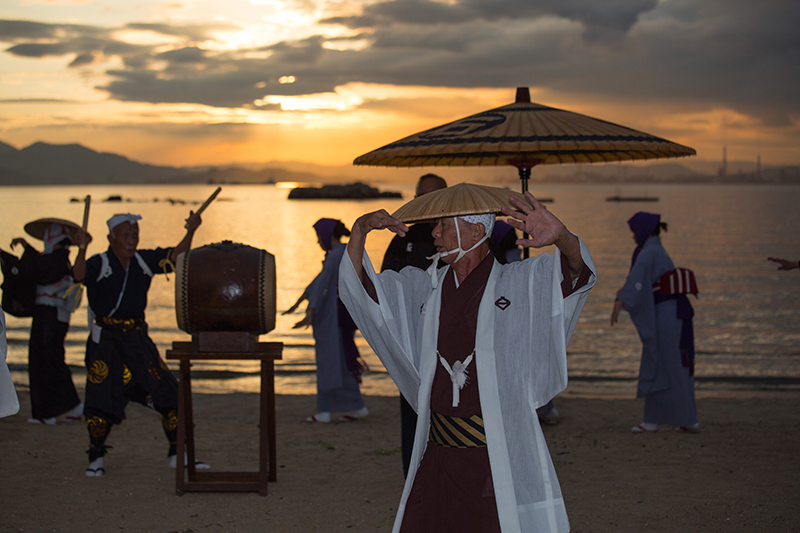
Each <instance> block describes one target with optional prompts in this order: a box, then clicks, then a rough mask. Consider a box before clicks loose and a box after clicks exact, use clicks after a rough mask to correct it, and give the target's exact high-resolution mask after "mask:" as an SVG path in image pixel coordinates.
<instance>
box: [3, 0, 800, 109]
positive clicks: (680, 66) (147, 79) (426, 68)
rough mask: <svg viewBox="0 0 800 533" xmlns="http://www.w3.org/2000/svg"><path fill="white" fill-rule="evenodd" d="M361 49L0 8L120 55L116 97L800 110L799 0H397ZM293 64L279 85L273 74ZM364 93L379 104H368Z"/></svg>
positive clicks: (91, 54)
mask: <svg viewBox="0 0 800 533" xmlns="http://www.w3.org/2000/svg"><path fill="white" fill-rule="evenodd" d="M326 22H328V23H332V24H333V23H335V24H341V25H344V26H347V27H349V28H363V31H362V32H361V33H360V34H359V35H358V36H354V37H352V39H361V40H366V41H367V42H368V46H367V47H366V48H364V49H360V50H348V51H336V50H330V49H328V47H326V44H328V43H331V42H334V43H335V41H340V40H342V39H341V38H336V39H327V38H326V37H323V36H314V37H311V38H307V39H303V40H297V41H284V42H280V43H276V44H273V45H271V46H268V47H263V48H259V49H243V50H234V51H219V50H216V49H211V48H205V47H204V46H203V44H202V43H203V42H205V41H207V40H209V39H212V38H213V37H212V36H213V35H214V32H215V31H217V30H220V29H230V28H231V27H229V26H220V25H196V26H177V25H176V26H172V25H168V24H129V25H128V26H125V27H124V28H127V29H139V30H149V31H154V32H157V33H159V34H162V35H165V36H169V37H171V39H168V40H167V39H165V42H167V43H173V42H174V40H175V38H177V39H178V40H179V41H180V42H179V43H177V44H172V45H170V46H173V49H171V50H169V51H164V49H163V46H159V47H156V46H155V45H152V46H149V45H131V44H128V43H124V42H121V41H119V40H117V39H114V38H113V35H114V31H115V30H118V29H120V28H96V27H91V26H79V25H48V24H40V23H36V22H27V21H0V40H2V41H3V42H6V43H9V44H10V45H11V46H10V47H9V48H8V49H7V50H6V53H9V54H12V55H17V56H23V57H33V58H35V57H48V56H51V57H52V56H68V55H72V56H73V58H72V66H81V65H86V64H88V63H91V62H94V63H95V64H96V63H98V62H100V61H103V60H104V58H105V59H108V58H109V57H112V56H113V57H117V58H119V59H121V62H122V63H121V64H122V65H124V66H123V67H121V68H118V69H116V70H113V71H109V72H108V75H110V76H111V77H112V78H113V81H111V82H110V83H109V84H107V85H106V86H104V87H101V89H102V90H105V91H107V92H108V93H109V95H110V97H111V98H113V99H117V100H124V101H142V102H154V103H157V102H190V103H199V104H204V105H209V106H217V107H242V106H245V107H252V105H253V102H254V101H256V100H259V99H262V98H264V97H266V96H269V95H303V94H314V93H320V92H330V91H332V90H334V88H335V87H336V86H338V85H343V84H346V83H349V82H366V83H385V84H396V85H423V86H435V87H508V88H513V87H516V86H522V85H528V86H536V87H541V88H544V89H548V90H550V91H555V92H563V93H568V94H569V95H571V96H572V97H576V96H581V95H593V96H598V97H600V98H605V99H608V100H620V99H622V100H625V101H631V102H661V101H664V100H669V101H671V102H672V105H673V106H679V105H680V104H681V103H682V102H684V103H685V105H686V106H687V109H688V106H689V105H691V106H693V107H692V109H693V110H701V109H711V108H719V107H728V108H733V109H735V110H738V111H740V112H742V113H745V114H750V115H752V116H755V117H758V118H760V119H761V120H762V121H764V122H765V123H769V124H774V125H787V124H790V123H791V121H792V120H797V117H798V116H800V101H798V99H797V94H800V68H799V67H798V65H800V37H798V34H800V32H798V31H797V28H798V27H800V10H799V9H797V8H796V5H795V2H794V1H789V0H768V1H757V0H670V1H669V2H661V3H658V2H657V1H656V0H609V1H605V2H597V1H596V0H539V1H535V2H534V1H531V0H493V1H492V2H486V1H485V0H461V1H459V2H456V3H452V4H447V3H443V2H433V1H430V0H393V1H389V2H380V3H377V4H372V5H367V6H365V7H364V9H363V13H361V14H360V15H359V16H357V17H340V18H329V19H326ZM288 75H292V76H295V77H296V82H295V83H287V84H281V83H279V78H280V77H281V76H288ZM371 105H376V104H375V103H372V104H371Z"/></svg>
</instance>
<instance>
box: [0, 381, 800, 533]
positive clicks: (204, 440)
mask: <svg viewBox="0 0 800 533" xmlns="http://www.w3.org/2000/svg"><path fill="white" fill-rule="evenodd" d="M20 402H21V411H20V413H19V414H17V415H16V416H13V417H9V418H4V419H0V457H2V483H0V531H59V532H61V531H64V532H73V531H81V532H86V531H88V532H94V531H97V532H108V531H142V532H164V533H166V532H182V533H189V532H192V533H200V532H203V533H205V532H225V531H231V532H259V531H279V532H283V533H294V532H298V533H300V532H304V533H307V532H336V531H355V532H373V531H381V532H388V531H391V526H392V522H393V520H394V515H395V510H396V508H397V503H398V501H399V498H400V494H401V490H402V485H403V476H402V468H401V458H400V429H399V401H398V398H397V397H388V396H368V397H367V398H366V402H367V406H368V407H369V409H370V415H369V417H368V418H366V419H364V420H360V421H357V422H333V423H331V424H310V423H306V422H305V421H304V419H305V417H306V416H307V415H308V414H310V413H312V412H313V409H314V404H315V401H314V397H313V396H310V395H305V396H299V395H279V396H278V397H277V439H278V443H277V456H278V465H279V467H278V471H277V482H275V483H270V484H269V494H268V495H267V496H265V497H262V496H259V495H258V494H256V493H187V494H185V495H183V496H177V495H176V494H175V473H174V472H175V471H174V470H172V469H170V468H169V467H168V465H167V459H166V451H167V446H166V439H165V438H164V435H163V433H162V431H161V425H160V419H159V418H160V417H159V416H158V415H157V414H156V413H155V412H152V411H149V410H147V409H145V408H143V407H141V406H139V405H130V406H129V407H128V411H127V412H128V419H127V420H126V421H125V422H124V423H123V424H122V425H120V426H117V427H115V428H114V430H113V431H112V433H111V435H110V437H109V440H108V444H109V445H111V446H113V449H111V450H110V451H109V454H108V455H107V456H106V475H105V476H104V477H102V478H87V477H86V476H85V475H84V469H85V467H86V463H87V459H86V454H85V450H86V448H87V447H88V437H87V433H86V427H85V425H84V424H83V423H59V424H57V425H56V426H53V427H46V426H39V425H33V424H28V423H27V422H26V420H27V417H28V413H29V411H30V405H29V401H28V395H27V392H26V391H24V390H22V391H20ZM194 404H195V419H196V420H195V421H196V430H195V431H196V439H197V441H196V443H197V449H198V457H199V458H200V459H202V460H204V461H206V462H208V463H209V464H211V466H212V468H213V469H215V470H227V471H230V470H234V471H239V470H255V469H256V467H257V460H258V450H257V442H258V437H257V428H256V417H257V413H258V407H257V406H258V397H257V395H255V394H248V393H232V394H195V395H194ZM557 406H558V409H559V411H561V413H562V415H563V416H562V420H561V423H560V424H558V425H556V426H547V427H545V436H546V438H547V441H548V444H549V446H550V453H551V455H552V457H553V461H554V462H555V465H556V471H557V472H558V477H559V480H560V482H561V486H562V490H563V493H564V498H565V500H566V505H567V512H568V513H569V518H570V523H571V525H572V531H573V532H628V531H657V532H662V531H663V532H671V533H672V532H677V531H692V532H715V531H720V532H729V531H730V532H734V531H736V532H738V531H743V532H744V531H747V532H751V531H758V532H789V531H799V530H800V506H798V501H800V453H798V450H800V417H798V414H797V413H798V412H799V411H800V395H798V394H797V393H783V394H774V395H771V396H770V397H756V398H730V397H728V398H724V397H723V398H721V397H708V398H702V397H701V398H699V399H698V407H699V411H700V420H701V424H702V431H701V432H700V433H698V434H679V433H675V432H674V431H673V428H671V427H668V426H663V427H662V428H661V429H660V430H659V431H658V432H656V433H651V434H640V435H633V434H631V433H630V427H631V426H633V425H636V424H637V423H638V422H640V421H641V412H642V404H641V403H640V402H638V401H636V400H633V399H591V398H571V397H569V395H565V396H564V397H563V398H562V397H560V398H559V399H558V400H557Z"/></svg>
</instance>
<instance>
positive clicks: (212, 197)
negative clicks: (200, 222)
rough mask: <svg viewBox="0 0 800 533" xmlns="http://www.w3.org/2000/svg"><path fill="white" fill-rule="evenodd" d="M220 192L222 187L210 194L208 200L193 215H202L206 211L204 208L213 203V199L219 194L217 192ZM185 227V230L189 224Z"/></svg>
mask: <svg viewBox="0 0 800 533" xmlns="http://www.w3.org/2000/svg"><path fill="white" fill-rule="evenodd" d="M221 190H222V187H217V190H216V191H214V192H213V193H212V194H211V196H209V197H208V200H206V201H205V202H204V203H203V205H201V206H200V209H198V210H197V212H196V213H195V215H199V214H200V213H202V212H203V211H205V210H206V207H208V205H209V204H210V203H211V202H213V201H214V198H216V197H217V195H218V194H219V191H221ZM186 227H187V228H188V227H189V224H188V223H187V224H186Z"/></svg>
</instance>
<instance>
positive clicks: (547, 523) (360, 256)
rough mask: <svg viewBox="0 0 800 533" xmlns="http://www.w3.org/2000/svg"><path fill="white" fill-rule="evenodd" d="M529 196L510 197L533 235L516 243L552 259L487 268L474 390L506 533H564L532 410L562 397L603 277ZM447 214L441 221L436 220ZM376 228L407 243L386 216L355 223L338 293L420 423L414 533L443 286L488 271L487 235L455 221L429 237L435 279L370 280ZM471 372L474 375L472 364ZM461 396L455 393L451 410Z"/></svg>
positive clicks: (405, 274)
mask: <svg viewBox="0 0 800 533" xmlns="http://www.w3.org/2000/svg"><path fill="white" fill-rule="evenodd" d="M448 190H450V189H444V190H443V191H439V192H440V193H443V192H444V191H448ZM526 197H527V199H528V201H529V202H530V204H531V205H525V204H523V203H522V202H520V201H518V200H516V199H514V198H509V201H510V202H511V204H512V205H513V207H515V208H516V209H517V210H518V211H514V210H512V209H510V208H508V207H504V208H503V209H502V212H503V213H504V214H505V215H507V216H511V217H513V218H512V219H509V223H511V224H512V225H513V226H514V227H515V228H517V229H519V230H521V231H523V232H525V233H526V234H528V235H530V237H529V238H527V239H520V241H518V244H520V245H522V246H528V247H533V248H541V247H544V246H548V245H553V244H554V245H555V246H556V248H555V254H554V255H551V254H542V255H539V256H538V257H534V258H530V259H526V260H524V261H520V262H516V263H511V264H507V265H500V264H499V263H497V261H495V260H493V259H492V264H491V271H490V273H489V275H488V280H487V281H486V284H485V289H484V291H483V296H482V298H481V299H480V304H479V309H478V314H477V326H476V330H475V332H474V334H475V347H474V352H473V353H474V361H475V363H474V367H471V368H474V371H475V373H476V378H477V382H478V385H477V387H478V389H479V396H480V408H481V411H482V417H483V424H484V428H485V441H486V444H485V446H486V448H487V450H488V459H489V464H490V467H491V478H490V479H491V482H492V484H493V494H494V498H495V501H496V507H497V515H498V519H499V530H500V531H502V532H503V533H508V532H564V531H569V522H568V519H567V514H566V510H565V506H564V501H563V498H562V495H561V490H560V487H559V484H558V480H557V478H556V474H555V469H554V467H553V464H552V461H551V459H550V455H549V452H548V450H547V445H546V443H545V440H544V435H543V433H542V430H541V427H540V425H539V421H538V418H537V415H536V408H537V407H539V406H541V405H544V404H546V403H547V402H548V401H549V400H550V399H552V398H553V397H554V396H555V395H556V394H558V393H559V392H561V391H562V390H564V388H565V387H566V384H567V361H566V347H567V344H568V342H569V338H570V336H571V335H572V332H573V330H574V328H575V325H576V323H577V321H578V316H579V314H580V311H581V309H582V307H583V304H584V302H585V300H586V297H587V295H588V291H589V289H590V288H591V286H592V285H593V284H594V282H595V278H596V276H595V269H594V266H593V264H592V261H591V257H590V255H589V252H588V250H587V249H586V247H585V246H584V245H583V244H582V243H581V242H580V240H579V239H578V238H577V236H575V235H573V234H572V233H570V232H569V231H568V230H567V229H566V227H565V226H564V225H563V224H562V223H561V222H560V221H559V220H558V219H557V218H556V217H555V216H553V215H552V214H551V213H549V212H548V211H547V210H546V209H545V208H544V206H542V205H541V204H539V202H538V201H536V199H535V198H534V197H533V196H532V195H531V194H530V193H526ZM462 213H463V212H462ZM459 214H461V213H459ZM447 215H448V213H441V212H438V213H437V214H436V215H434V216H432V217H431V218H434V217H442V216H445V217H447ZM373 229H389V230H390V231H393V232H395V233H397V234H399V235H403V234H404V233H405V232H406V231H407V229H408V228H407V227H406V226H405V224H403V223H402V222H400V221H399V220H397V219H395V218H392V217H391V216H390V215H389V214H388V213H387V212H386V211H383V210H381V211H376V212H374V213H369V214H367V215H364V216H362V217H361V218H359V219H358V220H357V221H356V222H355V223H354V225H353V229H352V235H351V237H350V242H349V244H348V247H347V252H348V253H347V254H346V255H345V256H344V257H343V259H342V264H341V267H340V278H339V292H340V297H341V299H342V301H343V302H344V304H345V305H346V306H347V308H348V310H349V311H350V314H351V315H352V316H353V318H354V320H355V322H356V324H357V325H358V327H359V329H360V330H361V332H362V334H363V335H364V337H365V338H366V339H367V341H368V342H369V344H370V346H371V347H372V349H373V350H374V351H375V353H376V354H378V355H379V356H380V357H381V360H382V362H383V364H384V366H385V367H386V369H387V370H388V371H389V373H390V375H391V376H392V378H393V379H394V381H395V383H396V384H397V386H398V388H399V389H400V391H401V392H402V393H403V395H404V396H405V397H406V398H407V399H408V400H409V401H410V402H411V403H412V406H413V407H414V408H415V409H416V411H417V413H418V415H419V419H418V424H417V430H416V436H415V443H414V452H413V455H412V460H411V468H410V470H409V475H408V478H407V480H406V485H405V488H404V491H403V496H402V499H401V502H400V505H399V509H398V514H397V518H396V520H395V524H394V530H393V531H395V532H399V531H401V528H402V529H403V531H413V530H414V529H411V528H409V527H408V526H407V525H406V526H404V524H403V519H404V514H405V511H406V507H407V502H408V501H409V495H410V494H411V492H412V488H414V481H415V477H416V474H417V469H418V468H419V466H420V463H421V461H422V456H423V452H424V451H425V449H426V446H428V445H429V443H428V441H429V434H430V423H431V422H430V421H431V411H430V408H429V406H430V402H431V388H432V384H433V381H434V374H435V373H436V371H437V366H438V365H439V361H437V345H438V344H439V340H440V339H438V332H439V319H440V308H441V304H442V289H443V283H444V281H445V279H446V276H447V273H448V270H450V269H452V270H453V271H454V274H455V283H456V286H458V284H459V283H463V282H464V280H465V279H466V277H467V276H468V275H469V274H470V273H471V272H472V271H473V270H474V269H476V268H477V266H478V265H479V264H480V263H481V262H483V261H484V260H486V256H487V254H489V253H490V252H489V243H488V242H487V241H486V236H487V235H488V234H490V233H491V228H490V227H487V226H486V224H467V223H465V221H464V220H462V219H461V218H456V217H452V218H450V217H448V218H439V220H438V222H437V225H436V227H435V228H434V230H433V235H434V237H435V244H436V246H437V251H438V252H439V253H438V254H437V255H439V256H441V257H443V260H444V261H445V262H446V263H447V264H448V267H445V268H442V269H440V270H439V271H437V272H434V270H433V269H431V270H429V272H425V271H422V270H420V269H417V268H413V267H409V268H405V269H403V270H402V271H401V272H399V273H398V272H391V271H389V272H384V273H381V274H376V273H375V271H374V269H373V267H372V264H371V262H370V259H369V257H368V256H367V255H366V253H365V252H364V245H365V242H366V235H367V233H368V232H369V231H371V230H373ZM454 254H457V255H454ZM437 259H438V258H437ZM435 264H436V260H434V265H435ZM564 273H566V276H565V274H564ZM452 277H453V275H452V274H451V278H452ZM565 277H566V280H565ZM451 278H448V279H451ZM564 281H566V283H563V282H564ZM576 282H577V285H576ZM451 283H452V282H451ZM565 286H566V287H567V289H566V290H564V287H565ZM576 287H577V289H576ZM565 295H566V297H565ZM459 363H461V361H459ZM464 365H465V366H467V368H470V367H469V366H468V362H467V361H466V360H465V361H464ZM448 371H450V370H448ZM454 382H455V380H454ZM462 382H463V380H462ZM468 383H469V373H467V384H468ZM462 386H463V385H462ZM456 390H457V386H455V385H454V387H453V404H454V405H455V404H456V403H457V396H458V395H457V393H456Z"/></svg>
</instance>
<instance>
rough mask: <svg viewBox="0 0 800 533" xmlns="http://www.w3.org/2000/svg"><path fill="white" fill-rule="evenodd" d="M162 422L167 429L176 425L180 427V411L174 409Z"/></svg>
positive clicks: (172, 428) (171, 428) (170, 429)
mask: <svg viewBox="0 0 800 533" xmlns="http://www.w3.org/2000/svg"><path fill="white" fill-rule="evenodd" d="M161 422H162V423H163V424H164V429H166V430H167V431H172V430H174V429H175V428H176V427H178V411H177V410H176V409H173V410H172V411H170V412H169V414H168V415H167V416H165V417H164V418H163V419H162V421H161Z"/></svg>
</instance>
